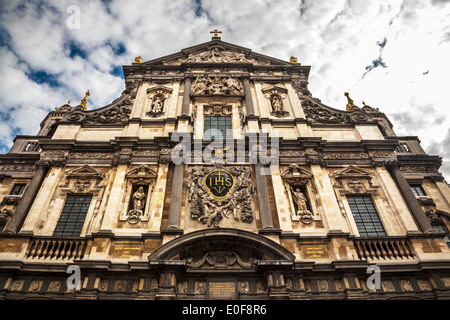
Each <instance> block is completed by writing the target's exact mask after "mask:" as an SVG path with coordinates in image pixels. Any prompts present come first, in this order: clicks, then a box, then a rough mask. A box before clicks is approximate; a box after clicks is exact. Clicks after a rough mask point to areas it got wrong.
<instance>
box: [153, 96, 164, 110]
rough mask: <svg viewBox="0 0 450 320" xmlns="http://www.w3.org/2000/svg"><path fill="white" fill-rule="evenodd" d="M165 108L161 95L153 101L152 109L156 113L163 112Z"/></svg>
mask: <svg viewBox="0 0 450 320" xmlns="http://www.w3.org/2000/svg"><path fill="white" fill-rule="evenodd" d="M162 108H163V101H161V99H160V98H159V97H157V98H156V100H155V102H153V106H152V111H153V112H155V113H158V112H161V111H162Z"/></svg>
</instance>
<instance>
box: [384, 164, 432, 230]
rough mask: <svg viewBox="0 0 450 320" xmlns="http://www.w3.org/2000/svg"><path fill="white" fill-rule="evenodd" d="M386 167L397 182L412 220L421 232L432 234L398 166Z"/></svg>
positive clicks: (428, 222) (428, 223)
mask: <svg viewBox="0 0 450 320" xmlns="http://www.w3.org/2000/svg"><path fill="white" fill-rule="evenodd" d="M388 167H389V171H390V172H391V174H392V177H393V178H394V180H395V182H397V185H398V188H399V189H400V192H401V193H402V195H403V197H404V198H405V201H406V203H407V205H408V207H409V209H410V210H411V213H412V214H413V216H414V219H415V220H416V222H417V224H418V225H419V228H420V229H421V230H422V232H432V231H433V228H432V227H431V224H430V221H428V218H427V216H426V215H425V213H424V212H423V210H422V207H421V206H420V204H419V202H418V201H417V199H416V196H415V195H414V194H413V192H412V190H411V187H410V185H409V183H408V181H406V179H405V177H404V176H403V174H402V172H401V171H400V168H399V167H398V165H396V164H390V165H388Z"/></svg>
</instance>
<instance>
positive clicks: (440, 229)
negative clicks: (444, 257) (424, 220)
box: [432, 225, 450, 248]
mask: <svg viewBox="0 0 450 320" xmlns="http://www.w3.org/2000/svg"><path fill="white" fill-rule="evenodd" d="M432 227H433V230H434V231H436V232H439V233H445V234H447V235H446V236H445V237H444V240H445V242H447V246H448V247H449V248H450V238H449V232H448V230H447V227H446V226H444V225H436V226H435V225H432Z"/></svg>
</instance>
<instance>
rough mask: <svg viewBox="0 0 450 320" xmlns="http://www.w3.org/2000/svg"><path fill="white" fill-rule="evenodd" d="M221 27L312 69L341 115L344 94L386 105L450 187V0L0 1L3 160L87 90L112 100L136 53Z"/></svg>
mask: <svg viewBox="0 0 450 320" xmlns="http://www.w3.org/2000/svg"><path fill="white" fill-rule="evenodd" d="M78 13H79V16H78ZM77 17H79V19H77ZM214 28H218V29H220V30H222V31H223V33H222V35H221V37H222V40H223V41H226V42H231V43H234V44H237V45H241V46H244V47H247V48H250V49H252V50H253V51H255V52H258V53H262V54H265V55H269V56H273V57H276V58H280V59H285V60H289V58H290V57H291V56H295V57H297V58H298V60H299V62H300V63H302V64H303V65H310V66H311V75H310V81H309V88H310V91H311V92H312V94H313V96H314V97H317V98H320V99H321V100H322V102H323V103H325V104H327V105H329V106H331V107H334V108H339V109H343V110H344V109H345V105H346V103H347V100H346V97H345V96H344V92H346V91H348V92H350V96H351V98H352V99H353V100H354V101H355V104H357V105H359V106H362V101H365V103H366V104H368V105H370V106H372V107H376V108H379V109H380V110H381V111H382V112H384V113H386V114H387V115H388V117H389V118H390V120H391V122H392V123H393V124H394V130H395V131H396V133H397V134H398V135H407V136H418V137H419V138H420V140H421V141H422V146H423V147H424V148H425V150H426V151H427V152H428V153H430V154H439V155H440V156H442V157H443V160H444V162H443V166H442V168H441V171H442V172H443V173H444V175H445V176H446V178H447V181H448V182H450V86H449V80H448V77H449V73H450V0H404V1H403V0H364V1H357V0H354V1H351V0H296V1H294V0H245V1H242V0H226V1H222V0H170V1H168V0H166V1H162V0H161V1H159V0H140V1H137V0H110V1H103V2H101V1H88V0H85V1H77V0H58V1H56V0H55V1H44V0H42V1H17V0H14V1H8V0H1V1H0V39H1V47H0V153H5V152H7V151H8V150H9V148H10V146H11V145H12V141H13V138H14V137H15V136H16V135H17V134H30V135H34V134H36V133H37V131H38V130H39V124H40V122H41V121H42V120H43V119H44V117H45V116H46V114H47V113H48V112H49V111H51V110H53V109H54V108H55V107H56V106H60V105H62V104H64V103H66V102H67V101H68V100H71V101H72V105H76V104H78V103H79V102H80V100H81V99H82V98H83V97H84V94H85V92H86V90H87V89H89V90H90V93H91V96H90V97H89V100H88V106H89V108H91V109H92V108H98V107H102V106H104V105H106V104H108V103H110V102H111V101H112V100H114V99H115V98H117V97H118V96H119V95H120V93H121V92H122V91H123V89H124V82H123V73H122V65H128V64H130V63H131V62H132V61H133V60H134V58H135V57H136V56H138V55H141V56H142V57H143V59H144V60H150V59H154V58H158V57H160V56H163V55H167V54H171V53H175V52H179V51H180V50H181V49H183V48H186V47H189V46H193V45H196V44H199V43H203V42H206V41H209V40H210V39H211V35H210V33H209V31H210V30H213V29H214Z"/></svg>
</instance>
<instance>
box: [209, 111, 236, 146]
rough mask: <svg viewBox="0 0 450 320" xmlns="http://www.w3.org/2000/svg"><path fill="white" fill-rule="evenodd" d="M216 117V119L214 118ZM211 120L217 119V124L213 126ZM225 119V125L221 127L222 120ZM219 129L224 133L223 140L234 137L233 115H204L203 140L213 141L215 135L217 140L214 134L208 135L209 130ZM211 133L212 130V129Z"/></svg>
mask: <svg viewBox="0 0 450 320" xmlns="http://www.w3.org/2000/svg"><path fill="white" fill-rule="evenodd" d="M212 118H215V119H212ZM211 120H216V123H217V124H216V126H213V125H212V124H211ZM220 120H223V122H224V126H222V127H223V128H221V123H220V122H221V121H220ZM214 129H215V130H218V131H219V132H220V133H221V134H222V139H223V140H228V139H233V118H232V116H231V115H227V116H223V115H220V116H219V115H213V116H207V115H205V116H204V117H203V140H205V141H213V139H212V137H214V140H217V137H216V136H215V135H214V133H213V135H207V134H206V133H207V131H208V130H214ZM210 133H211V131H210Z"/></svg>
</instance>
